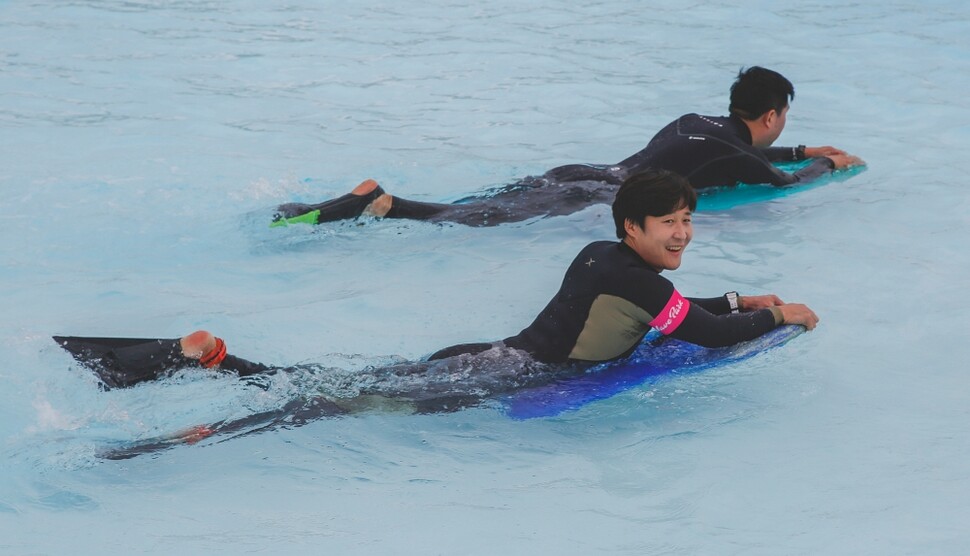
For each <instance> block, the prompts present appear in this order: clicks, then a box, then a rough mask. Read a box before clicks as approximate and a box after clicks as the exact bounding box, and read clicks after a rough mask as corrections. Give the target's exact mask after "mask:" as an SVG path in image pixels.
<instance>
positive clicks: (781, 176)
mask: <svg viewBox="0 0 970 556" xmlns="http://www.w3.org/2000/svg"><path fill="white" fill-rule="evenodd" d="M739 164H740V165H741V167H739V168H738V169H737V173H736V175H737V176H738V177H739V179H738V181H740V182H742V183H747V184H755V183H770V184H771V185H791V184H794V183H805V182H810V181H813V180H816V179H818V178H819V177H821V176H824V175H826V174H829V173H831V172H832V169H833V168H835V163H834V162H832V160H831V159H829V158H825V157H822V158H816V159H814V160H813V161H812V162H811V164H809V165H808V166H805V167H804V168H802V169H800V170H798V171H797V172H795V173H794V174H789V173H787V172H782V171H781V170H779V169H778V168H775V167H774V166H772V165H771V163H769V162H768V161H767V160H765V159H761V160H759V159H758V158H756V157H754V156H745V157H742V158H741V159H740V160H739Z"/></svg>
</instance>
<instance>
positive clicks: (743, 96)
mask: <svg viewBox="0 0 970 556" xmlns="http://www.w3.org/2000/svg"><path fill="white" fill-rule="evenodd" d="M794 99H795V87H794V86H793V85H792V84H791V81H789V80H787V79H785V77H784V76H783V75H782V74H780V73H778V72H776V71H772V70H770V69H765V68H762V67H759V66H752V67H750V68H748V69H743V68H742V69H741V71H740V72H738V78H737V79H736V80H735V81H734V84H733V85H731V106H730V111H731V114H734V115H736V116H740V117H741V118H744V119H745V120H753V119H755V118H758V117H760V116H761V115H762V114H764V113H765V112H768V111H769V110H774V111H775V112H778V113H779V114H780V113H781V111H782V110H784V109H785V107H786V106H788V101H789V100H794Z"/></svg>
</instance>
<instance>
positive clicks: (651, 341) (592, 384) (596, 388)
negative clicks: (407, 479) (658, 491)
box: [501, 325, 805, 419]
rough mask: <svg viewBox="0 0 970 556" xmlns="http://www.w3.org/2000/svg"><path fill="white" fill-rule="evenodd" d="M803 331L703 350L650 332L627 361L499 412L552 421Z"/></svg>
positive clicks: (528, 392) (528, 393)
mask: <svg viewBox="0 0 970 556" xmlns="http://www.w3.org/2000/svg"><path fill="white" fill-rule="evenodd" d="M804 331H805V328H804V327H802V326H796V325H786V326H780V327H778V328H776V329H774V330H772V331H771V332H768V333H767V334H765V335H763V336H761V337H758V338H755V339H754V340H750V341H748V342H742V343H740V344H736V345H733V346H728V347H722V348H705V347H702V346H699V345H696V344H691V343H688V342H683V341H680V340H675V339H672V338H665V337H661V336H660V335H659V334H658V333H656V332H651V333H650V334H648V335H647V337H646V338H644V340H643V341H642V342H641V343H640V345H639V346H638V347H637V349H636V351H634V352H633V353H632V354H631V355H630V356H629V357H627V358H626V359H623V360H620V361H613V362H609V363H603V364H600V365H597V366H595V367H592V368H590V369H589V370H587V371H586V373H584V374H582V375H579V376H575V377H570V378H566V379H562V380H559V381H556V382H552V383H550V384H545V385H542V386H536V387H533V388H527V389H523V390H519V391H517V392H514V393H512V394H509V395H507V396H505V397H504V398H502V400H501V403H502V408H503V410H504V412H505V413H506V414H507V415H508V416H509V417H512V418H513V419H534V418H536V417H554V416H556V415H559V414H561V413H563V412H566V411H570V410H574V409H579V408H580V407H582V406H584V405H586V404H589V403H591V402H594V401H597V400H603V399H606V398H609V397H612V396H614V395H616V394H618V393H620V392H623V391H625V390H629V389H631V388H634V387H636V386H639V385H641V384H643V383H645V382H647V381H649V380H651V379H655V378H658V377H661V376H665V375H677V374H685V373H690V372H697V371H702V370H704V369H709V368H711V367H717V366H720V365H726V364H729V363H735V362H738V361H742V360H744V359H748V358H750V357H753V356H755V355H758V354H760V353H764V352H765V351H767V350H769V349H771V348H774V347H777V346H780V345H782V344H784V343H785V342H787V341H788V340H791V339H792V338H794V337H795V336H798V335H799V334H801V333H802V332H804Z"/></svg>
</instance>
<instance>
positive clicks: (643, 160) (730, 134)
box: [619, 114, 835, 189]
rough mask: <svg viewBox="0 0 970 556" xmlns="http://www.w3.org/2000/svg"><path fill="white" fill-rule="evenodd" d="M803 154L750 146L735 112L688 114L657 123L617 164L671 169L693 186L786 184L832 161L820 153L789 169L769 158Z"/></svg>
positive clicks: (825, 169)
mask: <svg viewBox="0 0 970 556" xmlns="http://www.w3.org/2000/svg"><path fill="white" fill-rule="evenodd" d="M804 159H805V153H804V149H800V148H798V147H794V148H793V147H769V148H767V149H758V148H756V147H754V146H752V145H751V131H750V130H749V129H748V126H747V125H746V124H745V123H744V121H743V120H742V119H741V118H739V117H737V116H701V115H699V114H687V115H684V116H681V117H680V118H678V119H677V120H675V121H673V122H671V123H670V124H668V125H667V127H665V128H663V129H661V130H660V132H658V133H657V135H655V136H654V138H653V139H651V140H650V143H648V144H647V146H646V147H644V149H643V150H641V151H640V152H638V153H637V154H635V155H633V156H631V157H630V158H627V159H626V160H624V161H622V162H620V163H619V166H622V167H624V168H625V169H626V170H627V171H628V172H629V173H631V174H633V173H636V172H638V171H640V170H643V169H645V168H651V167H652V168H661V169H664V170H670V171H671V172H676V173H678V174H680V175H682V176H684V177H685V178H687V181H689V182H690V183H691V185H693V186H694V187H695V188H696V189H702V188H705V187H714V186H721V185H736V184H738V183H748V184H756V183H768V184H771V185H791V184H793V183H798V182H806V181H812V180H814V179H817V178H818V177H820V176H822V175H825V174H828V173H830V172H831V171H832V169H833V168H834V167H835V164H834V163H833V162H832V160H831V159H829V158H824V157H823V158H816V159H814V161H813V162H812V163H811V164H809V165H808V166H806V167H804V168H802V169H801V170H798V171H797V172H795V173H794V174H788V173H785V172H782V171H781V170H779V169H778V168H776V167H775V166H773V165H772V164H771V163H772V162H795V161H799V160H804Z"/></svg>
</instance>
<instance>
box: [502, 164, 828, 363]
mask: <svg viewBox="0 0 970 556" xmlns="http://www.w3.org/2000/svg"><path fill="white" fill-rule="evenodd" d="M696 205H697V194H696V193H695V192H694V189H693V188H692V187H691V186H690V184H688V183H687V180H685V179H684V178H682V177H680V176H679V175H677V174H674V173H673V172H668V171H665V170H646V171H643V172H641V173H639V174H635V175H633V176H632V177H630V178H628V179H627V180H626V181H625V182H624V183H623V185H622V186H621V187H620V189H619V191H618V192H617V194H616V200H615V201H614V202H613V221H614V224H615V225H616V236H617V237H618V238H619V239H620V241H619V242H612V241H597V242H594V243H591V244H589V245H587V246H586V247H585V248H584V249H583V250H582V251H581V252H580V253H579V255H578V256H577V257H576V259H575V260H574V261H573V263H572V264H571V265H570V267H569V269H568V270H567V271H566V276H565V278H564V279H563V283H562V287H561V288H560V290H559V292H558V293H557V294H556V295H555V296H554V297H553V298H552V300H551V301H550V302H549V304H548V305H546V307H545V309H543V310H542V312H541V313H540V314H539V316H538V317H537V318H536V320H535V321H534V322H533V323H532V324H531V325H530V326H529V327H528V328H526V329H525V330H523V331H522V332H521V333H519V334H518V335H517V336H513V337H512V338H507V339H506V340H505V341H504V343H505V345H507V346H510V347H515V348H519V349H522V350H524V351H527V352H529V353H531V354H532V355H533V357H535V358H537V359H539V360H541V361H545V362H564V361H569V360H578V361H607V360H610V359H616V358H619V357H623V356H625V355H628V354H629V353H630V352H631V351H632V350H633V349H634V348H635V347H636V345H637V344H638V343H639V342H640V340H641V339H642V338H643V336H644V335H645V334H646V333H647V332H648V331H649V330H650V329H651V328H656V329H657V330H659V331H660V332H661V333H663V334H664V335H668V336H672V337H674V338H677V339H680V340H684V341H687V342H691V343H694V344H699V345H702V346H706V347H718V346H726V345H732V344H736V343H739V342H743V341H745V340H751V339H753V338H756V337H758V336H761V335H762V334H765V333H766V332H768V331H770V330H772V329H773V328H775V327H777V326H779V325H781V324H801V325H803V326H805V327H806V328H808V329H809V330H811V329H812V328H815V325H816V324H817V323H818V317H817V316H816V315H815V313H813V312H812V311H811V309H809V308H808V307H806V306H805V305H802V304H797V303H791V304H786V303H784V302H782V301H781V299H779V298H778V296H776V295H756V296H744V297H742V296H740V295H738V294H737V293H735V292H730V293H727V294H724V295H723V296H719V297H714V298H707V299H701V298H686V297H684V296H682V295H681V294H680V293H679V292H678V291H677V290H676V289H675V288H674V285H673V283H671V282H670V281H669V280H667V279H666V278H664V277H662V276H661V275H660V274H661V272H663V271H664V270H676V269H677V268H678V267H680V263H681V260H682V258H683V256H684V251H685V249H686V248H687V246H688V244H690V240H691V238H692V237H693V227H692V222H691V218H692V213H693V211H694V208H695V207H696Z"/></svg>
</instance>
